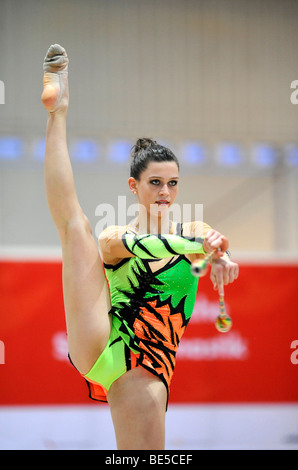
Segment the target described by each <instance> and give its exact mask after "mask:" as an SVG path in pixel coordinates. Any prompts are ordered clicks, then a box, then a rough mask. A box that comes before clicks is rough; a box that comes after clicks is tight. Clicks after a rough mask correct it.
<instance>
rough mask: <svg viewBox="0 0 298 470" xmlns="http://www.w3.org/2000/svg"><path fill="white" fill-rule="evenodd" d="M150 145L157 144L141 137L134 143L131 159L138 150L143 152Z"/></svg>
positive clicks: (148, 138)
mask: <svg viewBox="0 0 298 470" xmlns="http://www.w3.org/2000/svg"><path fill="white" fill-rule="evenodd" d="M151 145H157V142H156V141H155V140H153V139H151V138H150V137H141V138H140V139H138V140H137V141H136V143H135V145H134V147H133V151H132V157H133V158H134V157H135V156H136V154H137V153H138V152H139V151H140V150H144V149H146V148H147V147H150V146H151Z"/></svg>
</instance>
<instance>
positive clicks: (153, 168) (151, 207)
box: [129, 162, 179, 217]
mask: <svg viewBox="0 0 298 470" xmlns="http://www.w3.org/2000/svg"><path fill="white" fill-rule="evenodd" d="M178 177H179V176H178V166H177V164H176V163H175V162H150V163H149V165H148V167H147V168H146V170H144V171H143V173H142V174H141V177H140V180H139V181H137V180H135V179H134V178H129V186H130V189H131V191H132V192H133V193H134V192H135V191H136V194H137V197H138V202H139V204H140V205H142V206H143V207H144V208H145V209H146V212H147V214H150V215H157V216H158V217H162V216H163V215H166V214H167V213H168V211H169V208H170V207H171V205H172V204H173V202H174V201H175V199H176V196H177V193H178Z"/></svg>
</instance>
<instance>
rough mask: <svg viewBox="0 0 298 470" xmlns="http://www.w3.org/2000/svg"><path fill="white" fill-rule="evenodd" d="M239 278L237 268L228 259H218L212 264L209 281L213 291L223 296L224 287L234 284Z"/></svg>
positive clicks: (235, 264) (236, 265)
mask: <svg viewBox="0 0 298 470" xmlns="http://www.w3.org/2000/svg"><path fill="white" fill-rule="evenodd" d="M238 276H239V266H238V264H237V263H233V261H231V260H230V259H226V258H219V259H217V260H215V261H214V262H213V263H212V268H211V274H210V279H211V282H212V283H213V288H214V290H218V294H219V295H220V296H221V297H223V296H224V285H225V286H226V285H228V284H230V283H232V282H234V281H235V280H236V279H237V278H238Z"/></svg>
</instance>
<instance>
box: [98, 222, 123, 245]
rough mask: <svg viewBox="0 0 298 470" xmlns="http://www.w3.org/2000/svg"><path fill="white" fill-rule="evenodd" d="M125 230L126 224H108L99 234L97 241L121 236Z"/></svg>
mask: <svg viewBox="0 0 298 470" xmlns="http://www.w3.org/2000/svg"><path fill="white" fill-rule="evenodd" d="M125 232H126V226H121V225H110V226H109V227H107V228H105V229H104V230H103V231H102V232H101V233H100V234H99V237H98V241H99V242H102V241H107V240H111V239H115V238H121V237H122V235H123V234H124V233H125Z"/></svg>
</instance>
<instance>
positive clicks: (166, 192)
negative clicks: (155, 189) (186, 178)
mask: <svg viewBox="0 0 298 470" xmlns="http://www.w3.org/2000/svg"><path fill="white" fill-rule="evenodd" d="M159 194H160V196H168V195H169V188H168V185H167V184H164V185H163V186H162V187H161V188H160V191H159Z"/></svg>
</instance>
